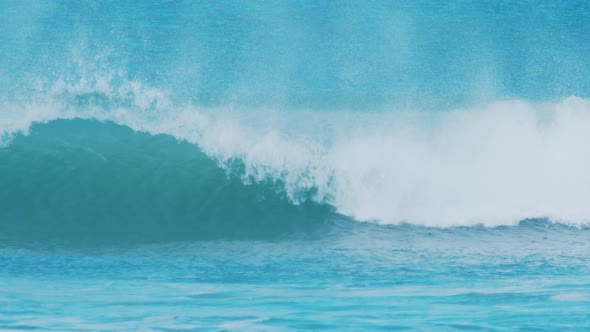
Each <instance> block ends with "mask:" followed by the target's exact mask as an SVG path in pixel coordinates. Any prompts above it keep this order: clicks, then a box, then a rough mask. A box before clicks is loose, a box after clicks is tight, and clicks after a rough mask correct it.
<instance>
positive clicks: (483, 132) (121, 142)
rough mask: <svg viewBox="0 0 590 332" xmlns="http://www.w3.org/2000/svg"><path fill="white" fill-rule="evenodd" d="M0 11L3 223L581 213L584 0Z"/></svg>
mask: <svg viewBox="0 0 590 332" xmlns="http://www.w3.org/2000/svg"><path fill="white" fill-rule="evenodd" d="M2 6H3V8H4V9H5V10H3V11H2V12H1V13H0V15H1V18H2V19H1V20H0V22H2V23H0V35H2V36H3V37H2V38H3V39H2V40H1V45H2V46H0V47H1V48H2V49H3V51H4V52H2V53H3V54H6V55H7V56H3V57H2V59H0V65H1V66H0V86H1V87H2V89H1V90H0V144H1V145H2V148H0V164H1V166H0V167H1V168H0V169H1V174H0V185H1V187H0V197H1V202H0V225H1V228H2V229H1V230H2V233H3V234H29V235H28V236H31V237H32V238H42V237H43V236H44V234H54V235H55V236H56V237H69V236H71V237H72V238H74V237H76V235H75V234H81V233H82V234H87V236H88V237H92V235H93V234H103V235H102V236H103V237H109V236H113V237H117V236H119V235H117V234H120V236H121V237H122V238H124V239H130V238H133V237H137V238H145V237H150V236H152V237H154V239H157V238H158V237H162V238H166V237H172V238H175V239H182V238H185V237H186V238H217V237H230V238H231V237H238V238H239V237H248V238H250V237H255V238H256V237H266V236H270V235H269V234H271V235H273V236H274V235H276V234H283V233H290V232H297V230H306V229H314V228H315V227H319V226H321V225H322V224H323V223H325V222H326V221H328V220H334V219H338V218H347V217H350V218H353V219H355V220H358V221H375V222H377V223H380V224H401V223H409V224H413V225H420V226H437V227H450V226H473V225H485V226H499V225H516V224H518V223H519V222H520V221H522V220H525V219H529V218H546V219H549V220H551V221H554V222H560V223H565V224H570V225H578V226H580V225H585V224H587V223H588V221H590V204H587V203H588V198H590V175H589V174H588V172H587V170H588V169H589V166H590V148H588V147H587V144H585V142H587V141H588V139H590V133H588V130H587V128H588V127H589V126H590V100H589V99H587V97H588V91H590V82H589V80H588V77H590V67H589V65H588V62H587V61H585V59H587V58H588V57H589V56H590V48H589V46H588V45H590V40H589V37H588V34H587V31H588V30H589V29H590V26H588V25H590V19H588V17H589V15H590V14H589V13H590V8H588V6H587V5H580V4H576V8H573V7H572V6H573V5H570V4H566V3H554V2H549V1H547V2H538V1H536V2H534V3H528V2H522V3H515V4H505V3H497V4H488V5H482V7H481V8H480V7H479V6H475V7H474V6H471V5H470V4H467V3H462V2H450V3H448V4H447V5H444V6H435V7H436V8H434V9H432V4H427V2H418V3H416V2H396V3H395V4H393V3H379V2H375V3H372V4H370V5H367V4H366V3H365V2H355V1H351V2H346V3H342V4H340V5H338V6H336V5H335V4H333V3H332V4H331V3H330V2H328V3H325V4H311V3H309V4H302V3H299V2H289V1H286V2H277V3H273V4H270V5H265V6H259V5H257V4H253V3H250V4H246V3H239V4H238V3H225V2H216V3H190V2H188V3H187V2H179V3H171V4H167V5H166V6H164V5H158V4H156V3H146V4H140V5H132V4H120V3H117V2H110V1H96V2H85V3H84V4H79V3H77V2H71V1H57V2H51V3H44V2H34V3H33V2H31V3H26V2H17V1H8V2H5V3H3V4H2ZM580 6H581V7H580ZM425 8H430V9H432V10H428V11H427V12H428V13H429V14H428V15H424V14H423V13H424V12H426V11H425ZM489 11H493V12H494V13H495V14H494V15H487V14H486V13H488V12H489ZM549 12H550V13H553V14H552V15H549V14H548V13H549ZM519 13H526V15H525V14H522V15H521V14H519ZM90 18H92V19H90ZM506 22H510V24H506ZM556 36H561V37H556ZM548 45H549V46H548ZM139 224H142V225H144V228H140V227H136V226H137V225H139ZM162 227H169V229H171V230H170V232H159V231H158V229H161V228H162ZM109 234H110V235H109ZM7 236H9V237H10V235H7Z"/></svg>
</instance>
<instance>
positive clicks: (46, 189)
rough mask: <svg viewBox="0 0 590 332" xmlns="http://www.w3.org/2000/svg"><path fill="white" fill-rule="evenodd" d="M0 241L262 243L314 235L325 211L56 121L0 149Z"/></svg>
mask: <svg viewBox="0 0 590 332" xmlns="http://www.w3.org/2000/svg"><path fill="white" fill-rule="evenodd" d="M0 159H1V160H2V165H1V166H0V169H1V172H0V184H1V187H2V188H4V189H3V190H2V191H1V192H0V201H1V202H2V203H0V233H1V234H2V237H4V238H5V239H26V240H28V241H35V242H41V241H48V240H50V241H51V240H54V241H58V240H59V241H62V240H67V241H68V242H71V243H87V244H92V243H97V242H99V243H102V242H121V241H129V242H137V241H140V242H145V241H148V242H151V241H165V240H195V239H221V238H223V239H233V238H236V239H239V238H259V239H264V238H269V237H271V238H272V237H277V236H281V235H285V234H297V233H298V232H308V231H310V230H313V229H314V228H315V229H317V228H318V227H320V226H321V225H322V223H323V222H325V221H326V220H327V219H328V218H330V217H331V215H332V213H331V212H330V210H329V209H328V208H326V207H321V206H317V205H314V204H309V203H308V204H300V205H293V204H291V203H290V202H289V201H288V200H287V199H286V198H284V195H281V193H280V190H279V188H278V187H277V186H276V185H275V184H272V183H259V184H256V185H251V186H244V185H243V184H242V183H241V182H240V180H239V179H237V178H231V177H228V176H227V174H226V173H225V172H223V171H222V170H221V169H220V168H219V167H217V164H216V163H215V162H214V161H213V160H212V159H210V158H208V157H207V156H206V155H205V154H203V153H202V152H201V151H199V150H198V149H197V148H195V147H194V146H192V145H190V144H187V143H180V142H178V141H176V140H175V139H173V138H170V137H165V136H151V135H148V134H142V133H135V132H133V131H131V130H130V129H128V128H126V127H122V126H118V125H115V124H113V123H98V122H96V121H83V120H72V121H54V122H51V123H49V124H47V125H42V126H34V127H33V128H32V129H31V135H30V136H28V137H22V136H21V137H18V138H16V139H15V140H14V141H13V142H12V144H11V145H10V146H9V147H6V148H4V149H1V150H0Z"/></svg>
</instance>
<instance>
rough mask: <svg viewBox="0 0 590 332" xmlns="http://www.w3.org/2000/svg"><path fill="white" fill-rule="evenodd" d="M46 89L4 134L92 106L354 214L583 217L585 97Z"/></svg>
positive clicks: (506, 219) (509, 219)
mask: <svg viewBox="0 0 590 332" xmlns="http://www.w3.org/2000/svg"><path fill="white" fill-rule="evenodd" d="M50 91H51V95H52V97H51V98H49V99H48V100H44V102H43V103H39V101H37V102H35V103H30V104H28V105H25V106H22V105H21V106H15V104H13V105H7V106H5V107H3V108H4V114H2V116H3V118H4V119H3V120H4V121H3V123H4V125H3V127H2V128H1V130H2V132H3V133H4V134H3V137H4V138H5V143H6V142H7V141H8V140H7V139H9V138H10V137H11V136H12V135H14V134H15V133H17V132H25V133H26V131H27V130H28V127H29V126H30V125H31V123H33V122H48V121H51V120H54V119H70V118H94V119H98V120H109V121H114V122H116V123H118V124H122V125H125V126H128V127H130V128H132V129H134V130H138V131H145V132H149V133H152V134H168V135H171V136H174V137H176V138H178V139H181V140H184V141H188V142H190V143H193V144H196V145H198V146H199V147H200V148H201V149H202V150H203V151H204V152H205V153H206V154H207V155H209V156H211V157H213V158H214V159H215V160H216V161H217V163H218V165H220V166H222V167H223V168H225V170H226V171H227V172H229V173H232V174H234V175H238V176H239V177H241V179H242V181H243V182H245V183H246V184H252V183H260V182H264V181H270V182H275V183H280V185H281V186H282V190H283V192H284V194H285V195H286V196H287V197H288V199H289V200H290V201H291V202H293V203H295V204H299V203H302V202H305V201H306V200H311V201H314V202H316V203H321V204H324V203H327V204H330V205H332V206H334V207H335V209H336V210H337V211H338V212H339V213H342V214H345V215H349V216H351V217H354V218H355V219H357V220H374V221H377V222H378V223H383V224H398V223H411V224H417V225H423V226H440V227H446V226H460V225H464V226H469V225H476V224H483V225H486V226H497V225H514V224H517V223H518V222H519V221H521V220H524V219H527V218H544V217H546V218H549V219H551V220H553V221H558V222H562V223H566V224H572V225H583V224H586V223H587V222H588V220H590V206H589V205H588V204H586V201H587V198H588V197H590V176H589V175H588V174H587V172H586V170H587V169H588V168H589V166H590V151H588V149H587V148H586V147H585V146H584V144H583V142H585V141H588V139H589V138H590V137H588V136H589V134H588V132H587V130H586V128H587V127H588V125H590V102H589V101H588V100H585V99H582V98H577V97H570V98H566V99H564V100H563V101H561V102H557V103H546V104H532V103H528V102H524V101H505V102H497V103H493V104H489V105H487V106H485V107H483V108H480V109H472V110H456V111H447V112H435V113H428V112H393V113H391V112H373V113H364V114H363V113H355V112H311V111H310V112H305V111H297V112H294V111H260V110H235V109H234V110H231V109H214V110H211V109H198V108H195V107H190V106H186V105H185V106H177V105H176V104H175V103H174V102H173V101H171V98H169V96H167V95H166V93H163V92H162V91H159V90H157V89H153V88H147V87H144V86H142V85H141V84H140V83H138V82H131V83H128V84H126V85H121V86H119V87H117V88H114V87H112V86H110V85H109V84H108V82H107V83H105V82H104V81H100V80H96V81H95V82H94V83H93V85H91V86H68V85H67V84H63V82H62V85H57V87H56V86H54V87H53V88H52V89H51V90H50ZM40 105H42V106H40ZM236 162H238V163H240V164H241V165H242V166H241V167H239V168H236V167H233V166H232V165H234V164H235V163H236Z"/></svg>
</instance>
